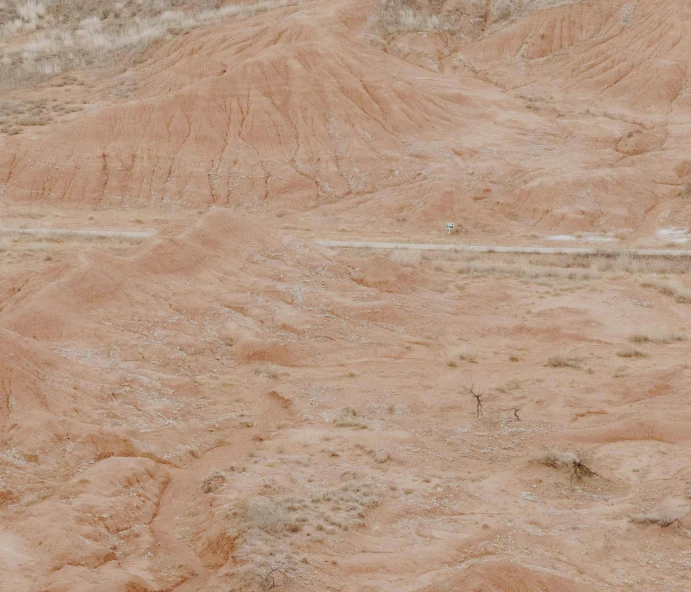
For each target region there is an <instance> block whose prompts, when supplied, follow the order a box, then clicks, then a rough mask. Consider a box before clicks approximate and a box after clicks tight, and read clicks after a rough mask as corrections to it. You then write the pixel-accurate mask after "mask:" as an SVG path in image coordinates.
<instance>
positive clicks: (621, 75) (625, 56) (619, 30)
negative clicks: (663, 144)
mask: <svg viewBox="0 0 691 592" xmlns="http://www.w3.org/2000/svg"><path fill="white" fill-rule="evenodd" d="M690 22H691V6H689V4H688V3H687V2H684V1H680V0H661V1H656V0H637V1H635V2H633V1H628V0H600V1H598V2H577V3H574V4H570V5H567V6H560V7H555V8H552V9H549V10H544V11H541V12H538V13H535V14H532V15H531V16H528V17H526V18H524V19H521V20H519V21H517V22H515V23H510V24H507V25H505V26H504V28H503V30H501V31H500V32H497V33H495V34H492V35H490V36H487V37H485V38H484V39H482V40H480V41H478V42H477V43H476V44H475V46H474V47H473V49H472V51H471V52H470V53H471V55H473V56H475V57H476V58H477V59H480V60H483V61H485V60H489V61H493V60H500V59H510V60H512V61H514V60H519V61H520V63H521V64H522V68H524V70H523V71H520V72H516V71H514V72H511V70H509V69H506V70H505V72H504V74H502V75H501V77H502V78H503V77H504V76H505V80H506V82H507V83H508V84H511V85H519V86H523V85H525V82H526V80H525V76H526V75H527V78H528V80H529V81H531V82H533V83H535V84H538V83H539V84H544V85H546V86H550V87H553V88H557V87H561V88H562V89H563V90H565V91H567V92H569V93H574V94H576V95H581V96H592V97H593V99H595V100H598V101H599V100H601V99H610V100H616V101H618V102H620V103H621V104H622V105H623V106H628V107H636V108H640V109H643V110H650V111H656V110H657V111H661V112H663V113H664V112H666V111H667V110H668V109H669V108H670V105H671V104H672V103H674V102H675V101H677V100H680V99H684V98H685V95H684V91H685V89H686V76H687V74H688V69H689V55H690V49H691V26H690V24H689V23H690ZM507 65H508V64H507ZM525 68H527V70H525ZM501 71H502V69H501V68H499V69H498V72H501Z"/></svg>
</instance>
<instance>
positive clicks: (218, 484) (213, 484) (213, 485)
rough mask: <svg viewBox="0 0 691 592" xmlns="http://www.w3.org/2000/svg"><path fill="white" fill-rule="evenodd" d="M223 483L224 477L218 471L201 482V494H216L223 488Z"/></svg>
mask: <svg viewBox="0 0 691 592" xmlns="http://www.w3.org/2000/svg"><path fill="white" fill-rule="evenodd" d="M225 482H226V476H225V475H224V474H223V473H221V472H219V471H216V472H214V473H211V475H209V476H208V477H207V478H206V479H204V481H202V486H201V490H202V493H216V492H217V491H219V490H220V489H222V488H223V486H224V485H225Z"/></svg>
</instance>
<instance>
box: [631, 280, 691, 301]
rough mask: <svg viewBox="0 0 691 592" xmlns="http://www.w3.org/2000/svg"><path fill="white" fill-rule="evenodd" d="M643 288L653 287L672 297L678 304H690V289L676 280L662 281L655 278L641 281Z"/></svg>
mask: <svg viewBox="0 0 691 592" xmlns="http://www.w3.org/2000/svg"><path fill="white" fill-rule="evenodd" d="M641 286H643V287H644V288H655V289H656V290H657V291H658V292H660V294H664V295H665V296H670V297H672V298H674V300H675V301H676V302H678V303H679V304H691V290H689V289H688V288H687V287H686V286H683V285H682V284H680V283H678V282H664V281H660V280H657V279H653V280H645V281H643V282H641Z"/></svg>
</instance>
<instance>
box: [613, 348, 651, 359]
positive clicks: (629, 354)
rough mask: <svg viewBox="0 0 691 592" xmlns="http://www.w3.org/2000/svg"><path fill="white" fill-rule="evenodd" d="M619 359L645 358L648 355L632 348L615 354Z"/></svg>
mask: <svg viewBox="0 0 691 592" xmlns="http://www.w3.org/2000/svg"><path fill="white" fill-rule="evenodd" d="M617 355H618V356H619V357H620V358H647V357H648V354H646V353H645V352H642V351H641V350H639V349H634V348H632V347H629V348H626V349H623V350H621V351H618V352H617Z"/></svg>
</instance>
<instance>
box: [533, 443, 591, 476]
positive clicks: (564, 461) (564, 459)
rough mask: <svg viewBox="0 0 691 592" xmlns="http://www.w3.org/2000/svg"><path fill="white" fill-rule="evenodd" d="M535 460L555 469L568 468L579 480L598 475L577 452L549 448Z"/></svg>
mask: <svg viewBox="0 0 691 592" xmlns="http://www.w3.org/2000/svg"><path fill="white" fill-rule="evenodd" d="M535 461H536V462H537V463H538V464H541V465H544V466H546V467H551V468H553V469H565V470H568V471H570V472H571V476H572V477H573V478H574V479H577V480H581V479H585V478H588V477H596V476H597V473H596V472H595V471H593V470H592V469H591V468H590V467H588V466H587V465H586V464H585V462H584V461H583V459H582V458H581V456H580V455H579V454H577V453H575V452H570V451H565V450H555V449H549V450H546V451H545V452H544V453H543V454H542V455H540V456H539V457H538V458H536V459H535Z"/></svg>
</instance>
